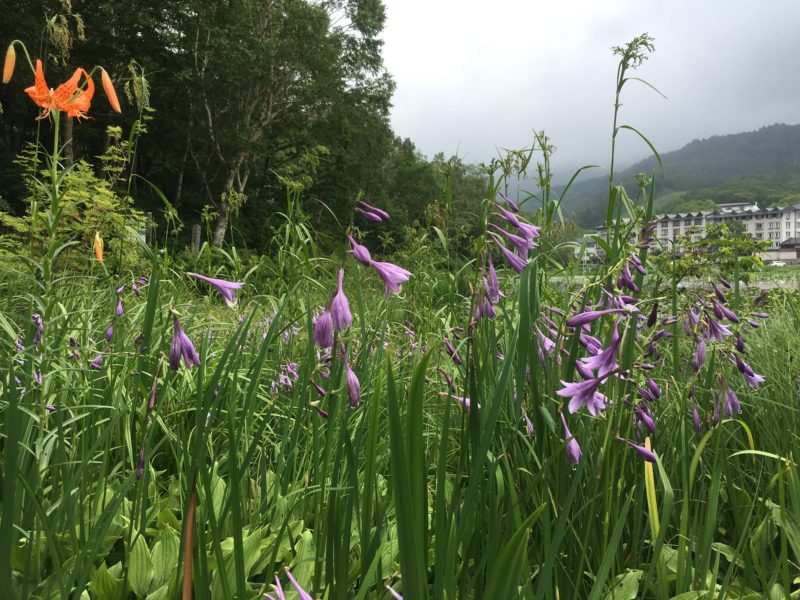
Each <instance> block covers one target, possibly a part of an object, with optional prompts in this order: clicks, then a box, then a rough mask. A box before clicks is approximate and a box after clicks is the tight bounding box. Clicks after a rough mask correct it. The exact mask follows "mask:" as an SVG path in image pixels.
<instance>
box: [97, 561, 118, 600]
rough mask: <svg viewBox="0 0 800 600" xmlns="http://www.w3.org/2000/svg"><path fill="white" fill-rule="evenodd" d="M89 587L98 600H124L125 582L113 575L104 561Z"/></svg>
mask: <svg viewBox="0 0 800 600" xmlns="http://www.w3.org/2000/svg"><path fill="white" fill-rule="evenodd" d="M89 587H90V588H91V590H92V594H94V596H95V597H96V598H97V599H98V600H122V594H123V592H124V591H125V582H124V581H122V580H121V579H117V578H116V577H114V576H112V575H111V573H109V572H108V568H107V567H106V563H105V562H104V563H103V564H101V565H100V568H98V569H97V571H96V572H95V574H94V577H92V581H91V583H90V584H89Z"/></svg>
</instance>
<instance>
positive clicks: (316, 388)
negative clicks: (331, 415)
mask: <svg viewBox="0 0 800 600" xmlns="http://www.w3.org/2000/svg"><path fill="white" fill-rule="evenodd" d="M311 385H312V387H313V388H314V391H315V392H317V395H318V396H319V397H320V398H324V397H325V395H326V394H327V393H328V392H326V391H325V388H324V387H322V386H321V385H320V384H318V383H317V382H316V381H312V382H311Z"/></svg>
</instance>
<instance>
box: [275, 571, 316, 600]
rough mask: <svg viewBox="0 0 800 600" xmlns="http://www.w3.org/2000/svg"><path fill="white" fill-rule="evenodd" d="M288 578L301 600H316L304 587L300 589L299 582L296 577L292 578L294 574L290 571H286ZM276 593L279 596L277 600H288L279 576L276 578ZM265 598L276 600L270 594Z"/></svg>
mask: <svg viewBox="0 0 800 600" xmlns="http://www.w3.org/2000/svg"><path fill="white" fill-rule="evenodd" d="M286 576H287V577H288V578H289V581H291V582H292V585H293V586H294V589H295V590H297V596H298V597H299V598H300V600H314V599H313V598H312V597H311V594H309V593H308V592H306V591H305V590H304V589H303V588H302V587H300V584H299V583H297V580H296V579H295V578H294V577H292V574H291V573H290V572H289V569H286ZM275 593H276V594H278V598H277V600H286V595H285V594H284V592H283V587H282V586H281V581H280V579H278V577H277V576H275ZM264 596H265V597H266V598H268V599H269V600H276V598H274V597H273V596H271V595H270V594H264Z"/></svg>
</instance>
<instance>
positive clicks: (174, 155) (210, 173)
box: [0, 0, 485, 252]
mask: <svg viewBox="0 0 800 600" xmlns="http://www.w3.org/2000/svg"><path fill="white" fill-rule="evenodd" d="M384 20H385V9H384V6H383V3H382V2H381V1H380V0H326V1H325V2H312V1H309V0H270V1H267V2H264V1H262V0H231V1H226V2H212V3H209V2H202V1H198V0H157V1H156V0H143V1H137V2H132V1H130V0H128V1H123V2H117V3H92V2H87V1H85V0H74V1H71V2H70V0H49V1H45V2H41V1H38V0H37V1H33V0H22V1H21V2H19V3H17V4H16V6H15V10H14V11H7V12H6V14H5V15H4V18H3V20H2V22H0V38H2V40H5V42H4V43H6V44H7V43H8V42H10V41H11V40H13V39H19V40H21V41H22V42H24V43H25V45H26V46H27V47H28V48H30V51H31V54H32V55H33V56H32V57H31V58H32V59H35V58H36V57H41V58H43V60H44V63H45V70H46V75H47V80H48V82H50V85H53V83H54V82H60V81H64V80H65V79H66V78H67V77H68V76H69V74H71V73H72V71H73V70H74V69H75V68H76V67H77V66H83V67H85V68H86V69H87V70H88V69H90V68H91V67H92V66H93V65H101V66H102V67H104V68H105V69H106V70H107V71H108V72H109V74H110V75H111V77H112V79H113V81H114V83H115V85H116V87H117V88H118V89H119V90H121V93H120V97H121V101H122V109H123V110H122V114H121V115H118V114H116V113H114V112H112V110H111V109H110V106H109V105H108V103H107V102H104V101H103V100H102V99H100V98H99V97H96V98H95V102H94V104H93V106H92V110H91V113H90V116H91V118H90V119H88V120H85V121H84V122H81V123H80V125H77V124H76V123H74V122H73V121H74V119H71V118H69V119H67V118H65V119H64V120H63V122H62V126H61V132H60V136H61V140H63V141H65V145H64V149H65V159H66V160H67V162H69V163H72V162H79V161H82V160H85V161H87V162H88V163H91V164H93V165H95V166H94V168H95V171H99V170H100V168H99V167H98V166H97V158H98V157H100V156H102V155H107V154H108V152H109V150H110V148H109V146H111V145H114V144H116V145H118V146H121V152H120V154H121V155H122V156H123V157H127V158H128V160H127V163H128V164H125V165H122V166H119V165H118V169H119V168H124V171H125V172H124V174H123V175H122V176H117V177H115V179H114V181H113V185H114V186H115V187H116V191H117V192H119V193H120V195H121V196H125V195H126V194H128V195H129V196H130V197H131V201H132V203H133V205H135V206H136V207H137V208H139V209H140V210H143V211H148V212H150V213H152V215H153V218H154V220H155V221H156V223H157V224H158V223H161V224H162V225H163V223H164V221H165V220H167V221H170V222H171V224H172V225H174V227H172V229H171V230H172V231H173V232H178V236H179V237H178V239H184V241H185V240H186V239H188V229H189V228H188V227H185V225H188V224H192V223H203V225H204V227H203V232H204V237H206V238H207V239H208V241H210V242H212V243H213V244H215V245H221V244H223V242H224V243H228V244H230V243H235V245H236V246H237V247H239V248H247V249H250V250H252V251H255V252H263V251H266V250H267V248H266V246H265V244H266V242H265V240H267V239H269V238H270V237H271V236H270V235H266V234H268V233H270V232H271V231H272V230H273V229H274V228H275V227H276V226H277V225H278V223H279V221H280V218H281V214H282V213H285V212H286V211H287V197H288V196H292V197H293V201H294V202H297V201H298V199H300V204H299V205H298V206H296V207H295V209H298V208H299V209H301V210H302V214H303V217H304V218H305V219H307V220H308V221H309V224H310V225H311V226H312V227H313V228H314V229H315V230H316V231H317V232H318V234H319V235H320V236H321V237H322V239H320V240H317V242H318V243H320V244H322V245H323V247H324V246H325V244H326V238H325V234H326V233H328V232H332V231H333V228H334V227H338V222H340V221H342V220H343V219H349V218H350V217H349V216H348V215H350V214H351V212H352V206H353V204H354V202H355V201H356V200H357V199H359V198H365V199H371V200H372V201H376V202H379V203H380V204H381V206H383V207H385V208H386V209H388V210H390V211H391V214H392V216H393V219H392V221H391V222H389V223H387V224H385V225H384V226H382V227H381V229H380V235H381V239H382V241H383V242H384V243H389V244H391V243H399V242H401V241H402V239H403V237H404V236H406V235H408V232H407V231H406V227H408V226H414V225H415V224H424V222H425V219H426V209H428V208H429V207H430V205H431V203H432V202H433V201H434V199H435V198H437V197H442V191H443V189H444V188H445V187H447V188H448V190H449V192H448V193H452V196H453V198H455V200H454V202H456V203H461V204H459V206H458V208H459V210H456V211H453V214H454V215H456V217H455V222H454V223H451V225H452V226H453V227H454V228H461V229H462V230H463V231H464V232H465V234H467V233H468V232H469V229H470V227H472V226H473V222H474V221H475V219H474V218H473V217H472V216H471V215H474V213H475V211H474V210H472V209H471V207H472V206H473V205H474V203H476V202H477V199H478V198H480V197H481V195H483V194H485V191H484V190H485V185H483V182H484V180H485V176H484V175H483V172H482V171H481V169H479V168H478V167H474V166H469V165H466V164H464V163H462V162H461V161H460V160H459V159H457V158H451V159H446V158H445V157H444V156H443V155H438V156H436V157H434V158H433V159H432V160H428V159H426V158H425V157H423V156H422V155H421V154H420V153H419V152H418V151H417V150H416V148H415V146H414V143H413V141H411V140H408V139H400V138H398V137H397V136H395V135H394V133H393V132H392V129H391V127H390V124H389V109H390V106H391V97H392V92H393V89H394V83H393V81H392V78H391V76H390V74H389V73H387V72H386V69H385V68H384V65H383V61H382V56H381V47H382V41H381V39H380V34H381V31H382V29H383V26H384ZM23 62H24V61H22V60H20V63H21V64H20V65H18V66H19V67H20V68H18V70H17V73H16V75H15V77H14V78H13V79H12V81H11V82H10V83H9V85H6V86H3V87H2V89H1V90H0V103H1V104H2V109H3V111H4V114H3V115H2V118H0V190H2V192H0V210H4V211H5V212H7V213H9V214H11V215H22V214H24V212H25V210H26V195H27V191H26V186H25V181H24V179H23V178H22V177H20V169H19V168H18V167H19V166H20V165H19V163H20V155H21V153H22V156H23V157H24V151H25V149H26V144H27V143H30V142H31V141H33V140H36V139H37V135H38V139H39V140H40V141H41V142H42V143H44V145H45V146H48V145H49V143H50V141H49V140H50V139H51V138H52V135H53V131H52V123H50V122H49V121H47V120H44V121H37V120H36V119H35V117H36V107H35V106H34V105H33V104H32V103H31V102H29V101H27V98H26V97H25V95H24V93H23V89H24V88H25V87H27V86H29V85H31V82H32V77H31V76H30V75H29V73H28V69H27V65H23V64H22V63H23ZM23 66H24V67H25V68H22V67H23ZM123 90H124V94H123V93H122V91H123ZM109 126H112V127H120V128H121V130H122V131H121V132H120V134H118V135H116V137H115V136H114V135H113V130H111V131H110V130H109V129H108V127H109ZM22 160H23V162H24V158H22ZM130 173H135V174H136V175H135V176H133V177H131V176H130ZM117 175H119V173H117ZM456 191H457V192H458V193H454V192H456ZM177 219H180V221H177ZM176 223H180V224H178V225H175V224H176ZM345 224H346V222H345ZM375 235H376V239H375V241H376V242H377V241H378V238H377V235H378V234H375Z"/></svg>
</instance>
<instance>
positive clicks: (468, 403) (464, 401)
mask: <svg viewBox="0 0 800 600" xmlns="http://www.w3.org/2000/svg"><path fill="white" fill-rule="evenodd" d="M451 398H453V400H455V401H456V402H458V403H459V404H460V405H461V408H463V409H464V412H466V413H469V411H470V409H471V408H472V400H470V399H469V398H467V397H465V396H455V395H452V396H451ZM477 407H478V410H480V408H481V405H480V404H478V405H477Z"/></svg>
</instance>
